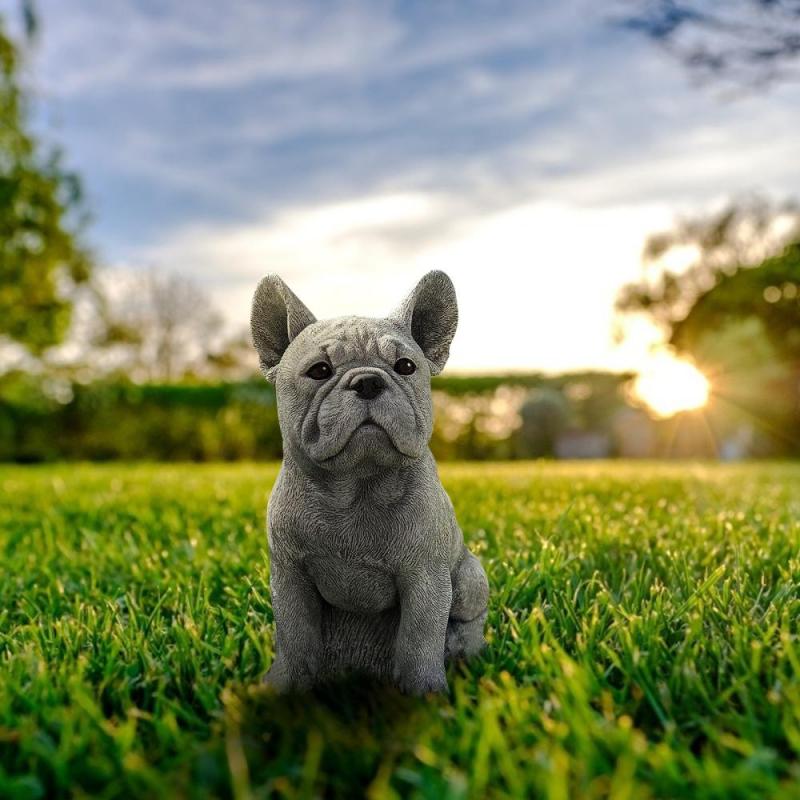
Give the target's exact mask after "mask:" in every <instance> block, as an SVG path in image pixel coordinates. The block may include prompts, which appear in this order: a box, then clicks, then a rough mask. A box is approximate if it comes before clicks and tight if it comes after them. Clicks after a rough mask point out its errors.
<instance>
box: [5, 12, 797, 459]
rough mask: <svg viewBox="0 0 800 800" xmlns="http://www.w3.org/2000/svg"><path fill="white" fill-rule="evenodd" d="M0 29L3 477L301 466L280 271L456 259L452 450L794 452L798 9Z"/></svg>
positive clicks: (330, 282)
mask: <svg viewBox="0 0 800 800" xmlns="http://www.w3.org/2000/svg"><path fill="white" fill-rule="evenodd" d="M0 15H2V29H0V30H1V33H0V122H1V123H2V124H0V460H7V461H19V462H38V461H51V460H59V459H101V460H106V459H158V460H183V459H191V460H213V459H264V458H275V457H278V456H279V455H280V436H279V431H278V429H277V418H276V410H275V400H274V394H273V392H272V390H271V387H270V386H269V385H268V384H267V383H266V382H265V381H264V380H263V379H262V378H261V377H260V376H259V374H258V371H257V365H256V359H255V354H254V352H253V349H252V347H251V345H250V342H249V340H248V334H247V321H248V316H249V302H250V297H251V295H252V291H253V289H254V287H255V285H256V283H257V281H258V279H259V278H260V277H261V276H262V275H264V274H266V273H267V272H277V273H279V274H280V275H281V276H282V277H283V278H284V279H285V280H286V282H287V283H288V284H289V285H290V286H291V287H292V288H293V289H294V290H295V292H296V293H297V294H298V295H299V296H300V297H301V298H302V299H303V300H304V302H305V303H306V304H307V305H308V306H309V307H310V308H311V309H312V311H314V313H315V314H316V315H317V316H318V317H329V316H336V315H340V314H349V313H359V314H365V315H371V316H377V315H382V314H385V313H386V312H388V311H389V310H390V309H392V308H393V307H394V306H395V305H396V304H397V303H398V302H399V300H400V299H401V298H402V297H403V296H404V294H405V293H406V292H407V291H408V290H410V288H411V287H412V286H413V285H414V283H415V282H416V280H417V279H418V278H419V277H420V276H421V275H422V274H423V273H424V272H425V271H427V270H429V269H433V268H438V269H444V270H446V271H447V272H448V273H449V274H450V276H451V277H452V278H453V281H454V282H455V284H456V288H457V291H458V295H459V303H460V311H461V322H460V327H459V332H458V334H457V337H456V341H455V343H454V346H453V350H452V358H451V361H450V364H449V366H448V369H447V371H446V373H445V375H443V376H442V377H440V378H437V379H436V380H435V382H434V393H435V395H434V396H435V403H436V407H437V416H436V419H437V422H436V430H435V433H434V438H433V443H432V445H433V448H434V451H435V453H436V455H437V456H438V457H439V458H475V459H496V458H503V459H505V458H531V457H557V458H605V457H617V456H622V457H642V458H644V457H648V458H652V457H713V458H722V459H743V458H751V457H777V456H781V457H786V456H797V455H798V454H800V405H799V402H798V401H799V399H800V208H799V207H798V206H797V205H796V202H795V201H796V198H797V197H798V196H799V195H800V133H798V131H800V82H798V78H799V77H800V2H797V1H796V0H732V2H729V3H725V4H717V3H705V2H702V0H653V1H652V2H650V1H648V0H628V1H627V2H623V1H621V2H612V3H591V2H588V0H587V1H584V0H570V2H566V3H557V4H556V3H553V4H544V3H530V2H513V1H512V2H504V3H494V2H478V1H477V0H470V1H469V2H459V3H455V2H446V1H444V0H443V1H442V2H437V3H418V2H372V0H343V2H336V3H328V2H313V1H310V0H298V1H297V2H292V3H277V2H255V0H250V1H246V0H232V2H228V3H225V4H219V3H211V2H196V1H192V2H190V0H161V1H160V2H149V0H114V2H105V3H98V2H92V1H91V0H71V2H69V3H63V2H59V1H58V0H37V2H35V3H31V2H19V1H12V0H9V1H8V2H0Z"/></svg>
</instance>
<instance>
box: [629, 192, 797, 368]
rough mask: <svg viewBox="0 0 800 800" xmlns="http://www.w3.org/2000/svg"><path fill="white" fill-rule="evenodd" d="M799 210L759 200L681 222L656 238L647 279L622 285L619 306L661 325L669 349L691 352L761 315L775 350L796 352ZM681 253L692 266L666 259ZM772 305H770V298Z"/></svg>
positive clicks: (647, 252) (648, 253) (647, 255)
mask: <svg viewBox="0 0 800 800" xmlns="http://www.w3.org/2000/svg"><path fill="white" fill-rule="evenodd" d="M798 242H800V210H798V208H797V206H795V205H794V204H792V203H786V204H783V205H781V206H772V205H770V204H769V203H767V202H765V201H763V200H760V199H753V200H749V201H742V202H738V203H734V204H731V205H730V206H728V207H727V208H725V209H723V210H722V211H720V212H718V213H715V214H711V215H707V216H700V217H697V218H689V219H684V220H681V221H679V222H678V224H677V225H676V227H675V228H674V229H673V230H670V231H666V232H661V233H657V234H654V235H653V236H651V237H650V238H649V239H648V241H647V242H646V244H645V248H644V252H643V256H642V260H643V263H644V276H643V278H642V279H641V280H640V281H637V282H635V283H631V284H628V285H627V286H625V287H623V289H622V290H621V292H620V294H619V296H618V298H617V309H618V310H619V311H620V312H622V313H623V314H628V313H643V314H645V315H646V316H648V317H650V318H651V319H652V320H653V321H654V322H655V323H656V324H657V325H659V326H660V327H661V328H662V330H663V331H664V333H665V336H666V338H667V340H668V341H669V343H670V344H672V345H674V346H675V347H678V348H679V349H681V350H686V351H689V352H691V351H692V347H693V344H694V343H695V342H696V341H697V338H698V336H699V335H700V333H701V332H703V331H705V330H708V329H710V328H715V327H718V326H720V325H721V324H722V323H723V322H734V321H738V320H742V319H745V318H748V317H753V316H754V317H757V318H759V319H761V320H762V321H763V323H764V326H765V330H767V331H768V332H769V336H770V338H771V339H772V341H773V342H774V344H775V346H776V347H777V348H778V349H779V350H780V351H784V350H786V348H788V349H789V350H788V353H789V355H791V353H793V352H794V350H793V348H794V344H793V343H794V338H793V337H794V334H793V333H791V330H792V328H793V326H795V325H797V324H798V321H797V312H798V310H800V306H798V304H797V302H796V301H795V302H787V303H786V304H784V303H777V302H776V299H777V294H776V292H778V293H782V292H783V291H784V285H786V287H787V288H786V299H787V301H788V300H790V299H791V300H794V296H793V295H792V289H791V284H796V283H797V282H798V280H800V274H798V269H799V268H800V262H798V261H797V252H798V244H797V243H798ZM677 250H683V251H684V252H686V253H688V254H689V255H690V256H693V260H692V261H691V263H690V264H689V266H688V268H686V269H670V268H668V267H665V266H664V262H665V261H666V260H667V259H668V257H669V255H670V254H673V253H674V252H675V251H677ZM770 300H771V301H770Z"/></svg>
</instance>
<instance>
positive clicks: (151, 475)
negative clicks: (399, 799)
mask: <svg viewBox="0 0 800 800" xmlns="http://www.w3.org/2000/svg"><path fill="white" fill-rule="evenodd" d="M275 472H276V468H275V467H274V466H273V465H269V466H259V465H225V466H217V465H212V466H119V465H111V466H69V465H64V466H57V467H46V468H15V467H3V468H0V498H1V499H0V559H1V560H0V797H20V798H34V797H48V798H49V797H66V796H88V795H93V796H94V795H98V796H103V797H160V796H163V797H182V796H187V797H189V796H192V797H194V796H235V797H237V798H246V797H267V796H279V797H309V796H313V795H322V794H324V795H326V796H341V797H347V798H351V797H358V796H359V795H360V794H361V792H362V791H367V792H369V794H370V796H371V797H376V798H381V797H396V796H414V797H427V798H442V797H495V796H496V797H522V796H541V797H547V798H551V799H552V800H557V799H558V798H567V797H588V798H591V797H613V798H617V799H618V800H622V798H630V799H632V798H643V797H651V796H652V797H681V796H690V797H698V798H703V797H719V798H730V797H752V798H766V797H771V796H780V797H798V796H800V767H799V766H798V752H800V641H799V640H798V633H799V632H800V630H799V629H800V522H799V521H798V520H800V466H794V465H750V466H704V465H685V464H683V465H682V464H672V465H664V466H660V465H646V464H622V463H608V464H584V465H570V464H518V465H495V466H487V465H481V464H478V465H472V466H466V465H464V466H462V465H454V466H446V467H443V469H442V474H443V479H444V482H445V484H446V486H447V488H448V490H449V491H450V493H451V496H452V498H453V502H454V504H455V507H456V512H457V514H458V517H459V520H460V522H461V525H462V528H463V530H464V533H465V536H466V538H467V540H468V542H469V543H470V545H471V547H472V548H473V549H474V550H475V552H477V553H478V554H479V555H480V557H481V559H482V560H483V563H484V565H485V566H486V569H487V572H488V574H489V580H490V584H491V586H492V598H491V611H490V616H489V647H488V649H487V651H486V653H485V655H484V656H482V657H480V658H478V659H476V660H474V661H473V662H471V663H470V664H469V665H468V666H458V667H454V668H451V669H450V671H449V679H450V685H451V688H452V694H451V696H450V697H442V698H436V699H427V700H414V699H410V698H406V697H402V696H400V695H398V694H396V693H395V692H393V691H392V690H390V689H386V688H383V687H377V686H364V685H363V684H362V683H361V682H359V681H351V682H349V683H348V684H346V685H344V686H339V687H335V688H331V689H327V690H322V691H319V692H317V693H316V694H314V695H312V696H311V697H306V698H288V699H286V698H276V697H273V696H271V695H269V694H268V693H266V692H264V691H263V690H261V689H260V688H259V687H258V679H259V677H260V676H261V675H262V674H263V673H264V671H265V670H266V668H267V666H268V665H269V663H270V660H271V657H272V632H271V624H270V623H271V608H270V595H269V582H268V560H267V555H266V553H265V541H266V537H265V534H264V530H263V509H264V503H265V499H266V496H267V492H268V490H269V488H270V485H271V482H272V480H273V478H274V476H275Z"/></svg>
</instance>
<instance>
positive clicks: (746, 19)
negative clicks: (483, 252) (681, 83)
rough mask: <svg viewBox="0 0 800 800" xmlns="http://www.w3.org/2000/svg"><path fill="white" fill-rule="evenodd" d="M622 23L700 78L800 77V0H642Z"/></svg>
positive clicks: (760, 79)
mask: <svg viewBox="0 0 800 800" xmlns="http://www.w3.org/2000/svg"><path fill="white" fill-rule="evenodd" d="M629 6H630V7H632V8H633V9H635V10H634V11H632V13H629V14H627V15H626V16H625V17H624V18H623V19H622V25H623V26H624V27H626V28H628V29H630V30H634V31H636V32H639V33H643V34H644V35H645V36H647V37H648V38H650V39H651V40H652V41H654V42H656V43H657V44H659V45H660V46H662V47H664V48H665V49H666V50H667V51H668V52H670V53H672V54H673V55H675V56H676V57H677V58H678V59H680V60H681V61H682V62H683V63H684V64H685V65H686V66H687V68H688V69H689V70H691V72H692V74H694V75H696V76H698V77H700V78H701V79H705V80H709V79H715V80H725V81H728V82H731V83H734V84H740V85H742V84H744V85H753V84H764V83H769V82H772V81H776V80H784V79H787V78H797V77H800V71H798V69H797V66H798V60H799V59H800V0H729V2H725V3H707V2H703V0H643V1H642V2H639V1H638V0H636V2H633V3H630V4H629Z"/></svg>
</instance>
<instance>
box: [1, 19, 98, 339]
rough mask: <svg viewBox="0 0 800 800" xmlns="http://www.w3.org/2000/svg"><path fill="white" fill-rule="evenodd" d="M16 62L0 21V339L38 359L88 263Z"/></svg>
mask: <svg viewBox="0 0 800 800" xmlns="http://www.w3.org/2000/svg"><path fill="white" fill-rule="evenodd" d="M25 7H26V8H28V6H27V5H26V6H25ZM26 25H27V22H26ZM19 63H20V55H19V51H18V49H17V47H16V45H15V44H14V42H12V40H11V39H10V38H9V36H8V35H7V34H6V32H5V30H4V28H3V26H2V20H0V337H7V338H9V339H11V340H13V341H15V342H17V343H19V344H21V345H23V346H24V347H26V348H27V349H28V350H29V351H30V352H31V353H33V354H34V355H40V354H41V353H42V352H43V351H44V350H46V349H47V348H48V347H51V346H53V345H55V344H58V343H59V342H61V341H62V340H63V338H64V336H65V334H66V332H67V330H68V328H69V325H70V320H71V312H72V301H71V299H70V297H69V290H70V288H71V287H74V286H76V285H78V284H83V283H86V282H87V281H88V279H89V275H90V268H91V259H90V255H89V253H88V252H87V250H86V249H85V248H84V247H83V246H82V245H81V243H80V232H81V228H82V226H83V223H84V218H83V216H82V213H81V210H82V199H81V186H80V182H79V180H78V179H77V177H76V176H75V175H74V174H72V173H70V172H68V171H66V170H65V169H64V168H63V166H62V163H61V162H62V159H61V155H60V153H59V152H58V151H55V150H53V151H49V152H48V151H45V149H44V148H42V146H41V144H40V143H39V142H38V141H37V139H36V137H35V136H34V135H33V134H32V133H31V132H30V131H29V130H28V129H27V120H26V114H25V97H24V92H23V90H22V88H21V86H20V82H19V78H18V74H19Z"/></svg>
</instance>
